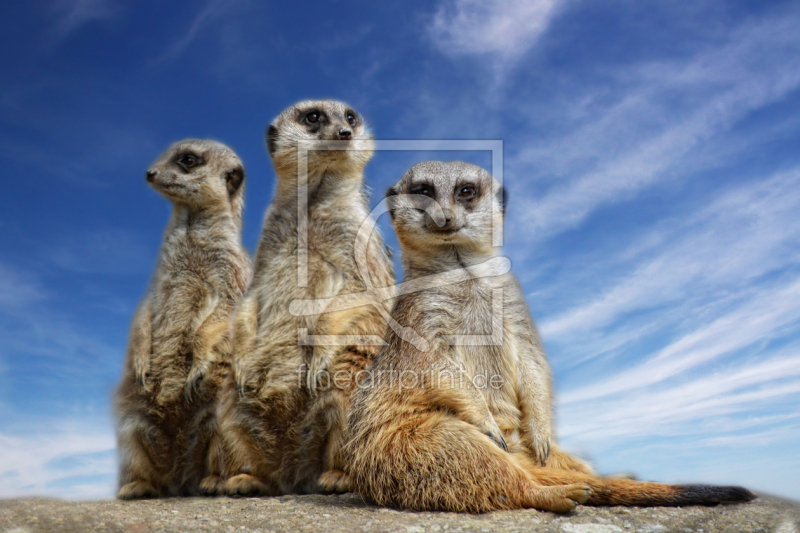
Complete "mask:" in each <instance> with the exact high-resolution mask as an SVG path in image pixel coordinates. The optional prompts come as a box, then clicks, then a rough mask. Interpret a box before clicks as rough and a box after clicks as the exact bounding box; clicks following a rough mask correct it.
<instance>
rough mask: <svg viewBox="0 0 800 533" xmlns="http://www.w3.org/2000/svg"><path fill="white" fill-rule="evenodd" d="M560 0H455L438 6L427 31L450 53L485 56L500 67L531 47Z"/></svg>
mask: <svg viewBox="0 0 800 533" xmlns="http://www.w3.org/2000/svg"><path fill="white" fill-rule="evenodd" d="M561 3H562V2H561V1H559V0H512V1H502V0H452V1H448V2H444V3H442V4H441V5H440V6H439V9H438V10H437V12H436V14H435V15H434V18H433V22H432V23H431V24H430V25H429V26H428V28H427V29H428V34H429V35H430V37H431V39H432V40H433V42H434V44H435V46H436V47H437V48H438V49H439V50H441V51H442V52H444V53H446V54H448V55H450V56H470V55H472V56H483V57H488V58H490V59H491V61H492V62H494V63H495V64H496V67H497V68H498V71H502V70H503V69H504V68H506V67H508V66H510V65H512V64H513V63H515V62H516V61H517V60H519V59H520V57H522V55H523V54H525V52H527V51H528V50H530V49H531V48H532V47H533V46H534V45H535V44H536V42H537V41H538V40H539V37H540V36H541V35H542V34H543V33H544V32H545V31H546V30H547V28H548V26H549V25H550V21H551V20H552V18H553V16H554V15H555V14H556V12H557V8H558V7H559V6H560V4H561Z"/></svg>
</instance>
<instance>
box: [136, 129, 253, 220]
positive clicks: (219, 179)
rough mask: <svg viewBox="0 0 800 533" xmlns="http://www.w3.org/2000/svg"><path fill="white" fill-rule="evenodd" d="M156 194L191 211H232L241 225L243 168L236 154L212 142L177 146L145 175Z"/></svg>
mask: <svg viewBox="0 0 800 533" xmlns="http://www.w3.org/2000/svg"><path fill="white" fill-rule="evenodd" d="M146 177H147V181H148V182H149V183H150V184H151V185H152V186H153V188H154V189H155V190H157V191H158V192H160V193H161V194H163V195H164V196H166V197H167V198H168V199H169V200H171V201H172V202H173V203H176V204H181V205H186V206H188V207H189V208H190V209H196V210H202V209H230V210H231V211H232V212H233V214H234V217H235V218H236V219H237V220H238V221H241V217H242V209H243V207H244V166H242V162H241V160H240V159H239V157H238V156H237V155H236V153H235V152H234V151H233V150H231V149H230V148H228V147H227V146H225V145H224V144H221V143H218V142H216V141H210V140H197V139H186V140H183V141H179V142H176V143H175V144H173V145H172V146H170V147H169V149H167V151H166V152H164V153H163V154H161V156H160V157H159V158H158V159H157V160H156V162H155V163H153V164H152V165H151V166H150V168H149V169H148V170H147V173H146Z"/></svg>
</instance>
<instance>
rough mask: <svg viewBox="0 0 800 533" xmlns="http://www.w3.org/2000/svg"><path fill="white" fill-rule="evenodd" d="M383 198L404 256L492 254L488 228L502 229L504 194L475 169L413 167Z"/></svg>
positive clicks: (461, 166)
mask: <svg viewBox="0 0 800 533" xmlns="http://www.w3.org/2000/svg"><path fill="white" fill-rule="evenodd" d="M386 196H387V199H388V200H389V202H390V210H389V212H390V214H391V216H392V223H393V224H394V227H395V231H396V232H397V238H398V240H399V241H400V244H401V246H402V247H403V251H404V253H406V254H408V253H422V254H424V255H426V256H430V255H436V254H437V253H439V252H440V251H443V250H454V251H457V252H465V253H466V252H468V253H470V254H471V255H473V256H484V255H494V254H495V253H496V249H495V248H494V247H493V246H492V228H493V227H499V224H502V217H503V214H504V212H505V191H504V190H503V187H502V186H501V185H500V182H499V181H497V180H496V179H495V178H493V177H492V176H491V175H490V174H489V173H488V172H486V171H485V170H484V169H482V168H481V167H478V166H476V165H472V164H470V163H464V162H462V161H450V162H442V161H426V162H424V163H418V164H416V165H414V166H413V167H411V168H410V169H409V170H408V172H406V173H405V174H404V175H403V177H402V178H400V181H399V182H397V184H395V185H394V186H393V187H392V188H390V189H389V191H388V192H387V193H386Z"/></svg>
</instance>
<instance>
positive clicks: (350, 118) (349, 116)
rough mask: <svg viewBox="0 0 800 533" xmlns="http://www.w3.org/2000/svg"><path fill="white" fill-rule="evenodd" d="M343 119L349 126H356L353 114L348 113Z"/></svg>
mask: <svg viewBox="0 0 800 533" xmlns="http://www.w3.org/2000/svg"><path fill="white" fill-rule="evenodd" d="M345 118H346V119H347V123H348V124H350V125H351V126H355V125H356V116H355V115H354V114H352V113H348V114H347V115H345Z"/></svg>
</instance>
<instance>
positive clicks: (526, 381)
mask: <svg viewBox="0 0 800 533" xmlns="http://www.w3.org/2000/svg"><path fill="white" fill-rule="evenodd" d="M388 195H389V196H390V197H392V196H394V198H390V200H392V203H393V208H392V210H391V211H390V212H391V213H392V220H393V223H394V227H395V230H396V232H397V238H398V241H399V242H400V246H401V249H402V253H403V265H404V268H405V273H406V278H405V281H404V283H403V284H402V285H401V287H400V289H399V296H398V297H397V300H396V303H395V306H394V310H393V312H392V318H393V319H394V320H396V321H397V322H398V323H399V324H400V325H401V326H404V327H410V328H413V329H414V331H415V332H416V334H417V335H418V336H420V337H422V338H423V339H425V341H426V343H427V346H424V347H423V348H427V349H420V348H418V347H416V346H415V343H416V345H417V346H418V345H419V343H418V342H416V341H415V340H414V339H413V337H411V336H408V335H403V337H404V338H401V337H400V336H398V335H397V334H395V333H394V331H389V332H388V337H387V339H386V341H387V344H386V346H384V347H383V348H382V349H381V351H380V352H379V354H378V355H377V356H376V358H375V361H374V362H373V365H372V366H371V368H370V372H369V373H370V378H369V379H365V380H363V381H362V382H361V384H360V385H359V390H358V392H357V394H356V396H355V399H354V401H353V407H352V410H351V413H350V417H349V426H348V437H349V440H348V444H347V446H346V453H347V456H348V464H349V467H350V469H349V474H350V478H351V484H352V488H353V489H354V490H356V491H358V492H359V493H361V495H362V496H364V497H365V498H366V499H367V500H369V501H371V502H375V503H377V504H380V505H390V506H393V507H399V508H405V509H414V510H445V511H468V512H485V511H492V510H496V509H514V508H522V507H533V508H537V509H542V510H549V511H555V512H567V511H569V510H571V509H572V508H574V507H575V506H576V505H577V504H580V503H588V504H590V505H690V504H712V503H718V502H721V501H728V502H734V501H748V500H750V499H752V498H753V497H754V496H753V495H752V494H751V493H750V492H748V491H747V490H745V489H742V488H738V487H711V486H703V485H675V486H669V485H660V484H657V483H641V482H636V481H631V480H624V479H608V478H599V477H596V476H594V475H592V474H591V473H590V471H589V470H588V467H586V465H584V464H582V463H581V462H579V461H577V460H576V459H574V458H572V457H571V456H570V455H569V454H567V453H565V452H562V451H560V450H558V449H557V448H555V447H550V445H549V443H550V441H551V440H552V422H551V414H550V413H551V398H550V370H549V367H548V366H547V361H546V359H545V356H544V353H543V351H542V348H541V345H540V343H539V340H538V338H537V334H536V330H535V329H534V325H533V321H532V319H531V317H530V314H529V312H528V310H527V308H526V305H525V301H524V298H523V294H522V292H521V290H520V287H519V284H518V282H517V280H516V279H515V278H514V276H513V275H512V274H511V273H509V272H508V269H509V268H510V265H509V264H508V263H505V269H502V268H499V267H500V266H502V265H503V261H507V260H504V258H500V257H498V256H497V254H498V250H497V249H496V248H494V247H493V246H492V244H491V242H492V241H491V230H492V227H493V226H494V227H498V225H499V223H501V222H502V216H503V215H502V211H503V206H502V198H503V193H502V187H501V186H500V184H499V182H497V180H495V179H494V178H493V177H492V176H490V175H489V174H488V173H487V172H486V171H484V170H483V169H481V168H480V167H477V166H475V165H471V164H468V163H463V162H449V163H442V162H426V163H420V164H417V165H415V166H413V167H412V168H411V169H410V170H409V171H408V172H407V173H406V174H405V175H404V176H403V177H402V179H401V180H400V182H399V183H398V184H397V185H395V186H394V187H393V188H392V189H390V190H389V193H388ZM433 204H435V205H437V206H438V207H439V208H440V210H441V211H440V212H439V213H436V210H435V209H433V210H432V209H431V205H433ZM429 213H430V214H429ZM493 223H494V224H493ZM498 265H499V266H498ZM414 284H416V285H417V288H416V289H413V288H409V287H410V286H411V285H414ZM420 287H424V288H422V290H420ZM478 336H480V337H478ZM548 448H550V450H551V451H550V453H549V455H548ZM544 465H546V466H544Z"/></svg>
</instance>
